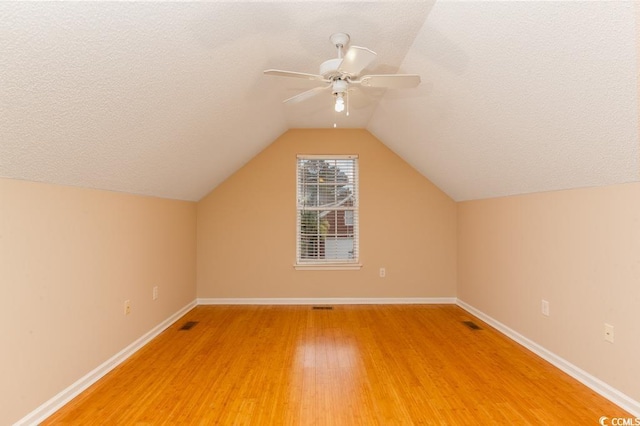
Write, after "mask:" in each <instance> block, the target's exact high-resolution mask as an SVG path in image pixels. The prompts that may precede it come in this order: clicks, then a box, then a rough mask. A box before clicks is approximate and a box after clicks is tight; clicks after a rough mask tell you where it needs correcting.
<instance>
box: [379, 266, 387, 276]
mask: <svg viewBox="0 0 640 426" xmlns="http://www.w3.org/2000/svg"><path fill="white" fill-rule="evenodd" d="M386 276H387V270H386V269H385V268H380V278H384V277H386Z"/></svg>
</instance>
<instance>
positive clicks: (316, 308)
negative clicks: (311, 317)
mask: <svg viewBox="0 0 640 426" xmlns="http://www.w3.org/2000/svg"><path fill="white" fill-rule="evenodd" d="M311 309H315V310H318V311H320V310H325V311H330V310H331V309H333V306H314V307H312V308H311Z"/></svg>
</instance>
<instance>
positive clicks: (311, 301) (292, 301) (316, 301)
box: [198, 297, 456, 305]
mask: <svg viewBox="0 0 640 426" xmlns="http://www.w3.org/2000/svg"><path fill="white" fill-rule="evenodd" d="M455 303H456V298H455V297H381V298H377V297H373V298H361V297H337V298H336V297H326V298H325V297H319V298H318V297H311V298H306V297H304V298H295V297H284V298H272V297H263V298H254V297H252V298H224V297H223V298H198V305H434V304H455Z"/></svg>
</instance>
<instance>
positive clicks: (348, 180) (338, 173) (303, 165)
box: [297, 155, 359, 265]
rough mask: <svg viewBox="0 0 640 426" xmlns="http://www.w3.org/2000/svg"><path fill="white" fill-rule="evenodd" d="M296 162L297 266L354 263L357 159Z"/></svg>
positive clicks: (300, 158)
mask: <svg viewBox="0 0 640 426" xmlns="http://www.w3.org/2000/svg"><path fill="white" fill-rule="evenodd" d="M297 161H298V167H297V172H298V173H297V175H298V177H297V179H298V184H297V188H298V205H297V213H298V214H297V218H298V219H297V228H298V229H297V263H298V264H299V265H305V264H307V265H308V264H335V263H340V264H351V263H354V264H355V263H358V257H359V253H358V156H357V155H346V156H298V160H297Z"/></svg>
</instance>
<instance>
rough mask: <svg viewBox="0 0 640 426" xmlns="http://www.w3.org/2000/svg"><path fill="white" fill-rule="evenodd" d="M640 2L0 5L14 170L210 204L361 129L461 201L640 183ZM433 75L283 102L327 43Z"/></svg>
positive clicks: (1, 91) (7, 139) (8, 168)
mask: <svg viewBox="0 0 640 426" xmlns="http://www.w3.org/2000/svg"><path fill="white" fill-rule="evenodd" d="M635 20H636V9H635V5H634V4H633V2H582V1H573V2H542V1H521V2H437V3H435V4H434V2H433V1H426V2H425V1H418V2H413V1H371V2H360V1H359V2H343V1H340V2H337V1H336V2H317V1H298V2H282V1H275V2H206V3H204V2H177V3H176V2H171V3H164V2H134V3H129V2H37V3H35V2H34V3H31V2H0V176H3V177H8V178H16V179H25V180H33V181H41V182H51V183H57V184H65V185H74V186H82V187H91V188H100V189H108V190H114V191H122V192H129V193H135V194H146V195H153V196H159V197H167V198H175V199H184V200H198V199H200V198H202V197H203V196H204V195H206V194H207V193H208V192H209V191H210V190H211V189H213V188H214V187H215V186H217V185H218V184H219V183H221V182H222V181H223V180H224V179H226V178H227V177H228V176H229V175H231V174H232V173H233V172H234V171H236V170H237V169H238V168H239V167H241V166H242V165H243V164H245V163H246V162H247V161H249V160H250V159H251V158H252V157H253V156H255V155H256V154H257V153H258V152H260V150H262V149H264V148H265V147H266V146H268V145H269V144H270V143H271V142H272V141H273V140H274V139H276V138H277V137H278V136H279V135H280V134H282V133H283V132H284V131H286V130H287V129H289V128H296V127H316V128H320V127H333V124H334V122H337V124H338V126H339V127H363V128H367V129H368V130H370V131H371V132H372V133H373V134H375V135H376V136H377V137H378V138H379V139H380V140H381V141H383V142H384V143H385V144H387V146H389V147H390V148H391V149H392V150H394V151H395V152H396V153H398V154H399V155H400V156H401V157H403V158H404V159H405V160H406V161H408V162H409V163H410V164H411V165H413V166H414V167H415V168H416V169H417V170H418V171H420V172H421V173H422V174H424V175H425V176H426V177H428V178H429V179H430V180H432V181H433V182H434V183H435V184H436V185H438V186H439V187H440V188H441V189H442V190H443V191H445V192H446V193H447V194H449V195H450V196H451V197H452V198H454V199H455V200H469V199H478V198H486V197H494V196H503V195H511V194H519V193H528V192H538V191H549V190H557V189H567V188H575V187H584V186H598V185H608V184H614V183H622V182H630V181H638V180H640V168H639V164H638V156H639V152H638V105H637V99H638V87H637V85H638V83H637V78H638V70H637V55H638V48H637V40H638V35H637V30H636V22H635ZM339 31H340V32H347V33H349V34H351V37H352V42H353V44H356V45H359V46H366V47H368V48H370V49H373V50H374V51H376V52H377V53H378V59H377V61H376V62H375V63H374V64H373V66H372V68H371V69H370V70H368V72H371V73H387V72H392V73H393V72H401V73H417V74H420V75H421V76H422V84H421V85H420V86H419V87H418V88H417V89H405V90H397V91H387V92H386V93H385V92H381V91H370V92H369V93H368V99H369V101H370V104H369V105H368V106H367V105H362V103H363V101H364V99H363V98H358V97H356V96H355V95H354V96H353V97H352V101H353V102H352V103H351V104H352V106H353V108H352V110H351V115H350V116H349V118H348V119H344V118H340V117H337V118H336V114H335V113H334V112H333V110H332V108H331V99H330V97H322V96H318V97H316V98H314V99H312V100H309V101H305V102H303V103H300V104H296V105H294V106H289V105H284V104H282V102H281V101H282V100H283V99H285V98H288V97H290V96H293V95H294V94H296V93H298V92H301V91H304V90H306V89H308V88H310V87H313V86H312V85H310V84H309V83H308V82H305V81H303V80H299V81H297V80H291V79H285V78H279V77H269V76H264V75H263V74H262V70H264V69H267V68H279V69H286V70H294V71H300V72H309V73H317V72H318V66H319V65H320V63H321V62H322V61H324V60H326V59H330V58H332V57H335V48H334V47H333V46H332V45H331V43H330V42H329V40H328V38H329V35H331V34H332V33H334V32H339Z"/></svg>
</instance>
